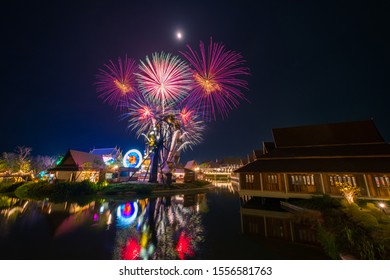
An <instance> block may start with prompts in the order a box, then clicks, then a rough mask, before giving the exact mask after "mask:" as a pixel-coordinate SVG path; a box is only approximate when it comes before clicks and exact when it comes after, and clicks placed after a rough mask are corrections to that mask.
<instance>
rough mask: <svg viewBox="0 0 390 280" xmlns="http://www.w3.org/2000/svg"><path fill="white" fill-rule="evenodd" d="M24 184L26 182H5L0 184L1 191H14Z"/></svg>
mask: <svg viewBox="0 0 390 280" xmlns="http://www.w3.org/2000/svg"><path fill="white" fill-rule="evenodd" d="M23 184H25V182H17V183H15V182H12V183H3V184H1V185H0V193H8V192H14V191H15V190H16V189H17V188H19V187H20V186H21V185H23Z"/></svg>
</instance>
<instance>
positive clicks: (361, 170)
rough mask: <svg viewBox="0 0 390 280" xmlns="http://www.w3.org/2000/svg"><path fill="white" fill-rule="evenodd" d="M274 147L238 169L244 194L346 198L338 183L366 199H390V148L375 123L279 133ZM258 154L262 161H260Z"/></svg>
mask: <svg viewBox="0 0 390 280" xmlns="http://www.w3.org/2000/svg"><path fill="white" fill-rule="evenodd" d="M272 134H273V139H274V142H272V143H270V142H264V143H263V153H262V154H261V155H259V154H258V153H257V154H253V155H252V157H251V158H254V157H255V159H254V160H253V161H249V160H248V161H247V163H246V164H245V165H244V166H243V167H241V168H239V169H237V170H236V171H235V172H236V173H238V174H239V179H240V192H241V194H243V195H251V196H261V197H281V198H289V197H300V198H309V197H311V196H312V195H316V194H330V195H333V196H341V192H340V190H339V188H338V187H337V186H336V183H348V184H350V185H354V186H357V187H359V188H360V195H361V197H364V198H368V199H386V200H389V199H390V192H389V188H390V145H389V144H388V143H385V141H384V139H383V137H382V136H381V134H380V132H379V131H378V129H377V128H376V126H375V124H374V122H373V121H372V120H365V121H354V122H343V123H333V124H322V125H311V126H300V127H289V128H277V129H273V130H272ZM257 155H259V156H257Z"/></svg>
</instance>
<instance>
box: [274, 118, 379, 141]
mask: <svg viewBox="0 0 390 280" xmlns="http://www.w3.org/2000/svg"><path fill="white" fill-rule="evenodd" d="M272 134H273V137H274V142H275V146H276V147H277V148H283V147H284V148H285V147H304V146H324V145H326V146H329V145H350V144H368V143H383V142H384V140H383V137H382V135H380V133H379V131H378V129H377V128H376V126H375V124H374V122H373V120H364V121H354V122H342V123H332V124H320V125H309V126H299V127H288V128H274V129H272Z"/></svg>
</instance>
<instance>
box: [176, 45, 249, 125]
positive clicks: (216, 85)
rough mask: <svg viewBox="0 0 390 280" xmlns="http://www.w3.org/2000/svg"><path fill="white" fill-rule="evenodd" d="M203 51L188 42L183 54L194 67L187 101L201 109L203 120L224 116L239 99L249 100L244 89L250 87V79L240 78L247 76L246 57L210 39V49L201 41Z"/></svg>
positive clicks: (235, 105) (236, 104)
mask: <svg viewBox="0 0 390 280" xmlns="http://www.w3.org/2000/svg"><path fill="white" fill-rule="evenodd" d="M199 46H200V54H199V53H198V52H196V51H194V50H193V49H192V48H191V47H190V46H189V45H187V48H188V51H187V52H181V54H182V55H183V56H184V57H185V58H186V59H187V60H188V61H189V62H190V65H191V66H192V67H193V79H194V81H195V86H194V88H193V90H192V92H191V94H190V95H189V96H188V98H187V99H186V100H185V102H187V103H188V104H191V105H192V106H194V105H195V106H196V107H197V108H198V109H199V111H202V116H203V119H206V120H210V119H214V120H216V118H217V114H219V115H220V116H221V117H222V118H225V117H227V115H228V113H229V112H230V111H231V110H232V109H233V108H236V107H237V106H238V105H239V103H240V100H246V98H245V96H244V95H243V94H242V92H241V89H246V88H247V82H246V81H245V80H243V79H241V78H240V76H242V75H248V74H249V69H248V68H246V67H244V66H243V64H244V62H245V61H244V60H243V58H242V56H241V55H240V54H239V53H236V52H234V51H229V50H226V49H225V47H224V46H223V45H222V44H221V43H213V42H212V39H210V45H209V48H208V51H206V48H205V46H204V44H203V42H202V41H201V42H200V45H199Z"/></svg>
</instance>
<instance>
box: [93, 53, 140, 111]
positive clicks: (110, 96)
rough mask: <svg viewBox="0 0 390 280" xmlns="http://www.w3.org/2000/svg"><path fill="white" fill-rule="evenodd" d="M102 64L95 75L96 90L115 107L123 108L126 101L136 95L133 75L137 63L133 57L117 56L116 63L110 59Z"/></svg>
mask: <svg viewBox="0 0 390 280" xmlns="http://www.w3.org/2000/svg"><path fill="white" fill-rule="evenodd" d="M104 66H105V68H104V69H99V72H100V73H99V74H98V75H97V82H96V90H97V92H98V93H100V94H99V97H100V98H102V99H103V102H107V103H108V104H110V105H112V106H114V107H115V108H116V109H118V108H119V109H120V110H124V109H125V106H126V105H127V104H128V101H130V100H131V99H132V98H133V97H134V96H136V95H138V88H137V86H138V85H137V81H136V75H135V73H136V72H137V71H138V65H137V64H136V62H135V60H134V59H131V58H127V56H126V57H125V59H124V60H122V59H121V58H118V63H117V64H115V63H114V62H113V61H112V60H110V61H109V63H108V64H104Z"/></svg>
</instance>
